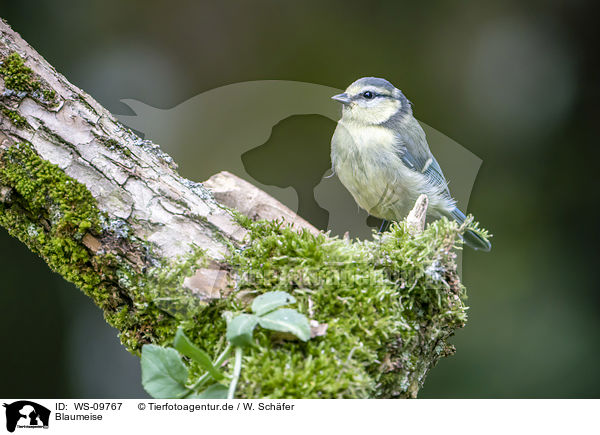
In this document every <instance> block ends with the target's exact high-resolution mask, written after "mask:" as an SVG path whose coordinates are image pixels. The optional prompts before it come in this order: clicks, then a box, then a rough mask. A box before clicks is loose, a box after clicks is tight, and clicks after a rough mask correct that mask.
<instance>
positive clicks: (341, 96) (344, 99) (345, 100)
mask: <svg viewBox="0 0 600 435" xmlns="http://www.w3.org/2000/svg"><path fill="white" fill-rule="evenodd" d="M331 99H332V100H335V101H339V102H340V103H342V104H343V105H344V106H347V105H348V104H350V103H351V102H352V100H351V99H350V98H348V94H346V93H345V92H344V93H343V94H337V95H334V96H333V97H331Z"/></svg>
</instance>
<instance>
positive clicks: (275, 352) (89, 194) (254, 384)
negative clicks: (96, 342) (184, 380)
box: [0, 22, 465, 397]
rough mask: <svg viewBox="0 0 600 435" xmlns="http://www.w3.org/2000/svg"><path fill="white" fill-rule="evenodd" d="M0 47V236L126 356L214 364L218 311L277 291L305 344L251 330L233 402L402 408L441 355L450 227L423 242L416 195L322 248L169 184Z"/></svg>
mask: <svg viewBox="0 0 600 435" xmlns="http://www.w3.org/2000/svg"><path fill="white" fill-rule="evenodd" d="M0 35H1V36H0V61H1V62H2V64H1V65H0V95H1V96H0V109H1V113H0V225H2V226H4V227H5V228H6V229H7V230H8V232H9V233H10V234H11V235H13V236H15V237H18V238H19V239H20V240H21V241H22V242H23V243H25V244H26V245H27V246H28V247H29V249H31V250H32V251H33V252H36V253H37V254H39V255H40V256H41V257H42V258H43V259H44V260H45V261H46V262H47V263H48V265H49V267H51V268H52V269H53V270H54V271H56V272H58V273H60V274H61V275H62V276H63V277H64V278H65V279H67V280H69V281H71V282H73V283H74V284H75V285H77V286H78V287H79V288H80V289H81V290H82V291H84V292H85V293H86V294H87V295H88V296H89V297H91V298H92V299H93V300H94V302H95V303H96V304H97V305H98V306H99V307H100V308H101V309H102V310H103V312H104V314H105V317H106V319H107V321H108V323H110V324H111V325H113V326H114V327H116V328H117V329H118V330H119V331H120V338H121V340H122V342H123V344H124V345H125V346H126V347H127V348H128V349H129V350H130V351H132V352H136V353H138V352H139V350H140V349H141V346H142V345H143V344H145V343H158V344H166V343H169V342H170V340H172V337H173V335H174V334H175V331H176V329H177V327H178V326H183V327H184V329H185V330H186V333H187V334H188V335H189V336H190V337H192V338H193V339H194V340H195V341H196V342H197V343H199V344H200V345H201V346H202V347H204V348H205V349H206V350H207V351H209V353H212V354H214V355H216V354H218V353H219V351H222V350H223V348H224V347H225V345H226V341H225V338H224V328H225V325H226V323H225V320H224V319H223V317H222V315H223V314H224V313H226V312H227V311H239V310H243V309H244V308H245V307H246V306H247V304H248V302H249V301H250V300H251V299H252V298H253V297H254V296H255V295H257V294H260V293H262V292H264V291H269V290H272V289H283V290H286V291H289V292H292V293H294V295H295V296H296V298H297V300H298V310H299V311H301V312H304V313H306V314H307V315H308V316H309V317H311V320H313V322H315V323H316V325H318V328H319V333H318V334H315V335H319V336H318V337H315V338H313V339H312V340H310V341H309V342H307V343H306V344H304V343H298V342H294V341H287V340H286V339H283V338H281V337H277V336H275V335H273V336H271V335H269V334H267V333H266V332H259V333H257V337H256V340H257V343H258V347H257V348H256V349H254V350H251V351H249V352H248V354H247V355H246V356H245V357H244V366H243V369H242V374H241V378H240V381H239V388H238V394H241V396H243V397H261V396H269V397H415V396H416V394H417V391H418V389H419V388H420V386H421V385H422V384H423V381H424V378H425V374H426V373H427V371H428V370H429V369H430V368H431V367H432V366H433V365H434V364H435V363H436V362H437V360H438V359H439V358H440V357H442V356H444V355H447V354H449V353H451V352H452V349H451V346H449V345H448V344H447V343H446V340H447V338H448V337H449V336H450V335H451V334H452V333H453V331H454V329H455V328H457V327H460V326H462V325H463V324H464V321H465V312H464V310H465V307H464V305H463V304H462V302H461V296H462V295H463V291H464V289H463V287H462V285H461V284H460V281H459V279H458V276H457V274H456V267H455V264H454V254H453V252H452V248H453V246H454V245H455V243H456V242H457V240H458V235H459V232H460V230H459V229H458V228H457V226H456V225H454V224H451V223H449V222H446V221H440V222H437V223H435V224H434V225H430V227H428V228H432V227H433V228H432V229H431V230H429V229H425V230H422V229H423V224H424V220H423V218H424V215H425V214H424V210H426V207H427V201H426V198H425V200H420V202H419V207H420V208H419V210H415V212H414V213H413V214H412V215H411V216H413V218H414V217H415V216H416V218H414V219H416V221H415V222H412V223H411V224H410V225H408V226H407V224H406V223H401V224H400V225H398V226H396V227H395V228H393V229H392V233H390V234H389V237H388V236H387V235H386V237H377V236H376V237H375V239H374V240H373V241H370V242H368V241H364V242H361V241H357V242H350V241H349V240H347V239H343V240H340V239H337V238H330V237H329V236H327V235H325V234H323V233H321V232H319V231H318V230H317V229H316V228H314V227H313V226H312V225H310V224H309V223H308V222H306V221H305V220H303V219H302V218H300V217H299V216H297V215H295V214H294V213H293V212H292V211H291V210H289V209H288V208H287V207H285V206H284V205H283V204H281V203H279V202H278V201H276V200H275V199H273V198H271V197H270V196H268V195H267V194H266V193H264V192H263V191H260V190H259V189H257V188H256V187H254V186H252V185H251V184H249V183H247V182H246V181H244V180H241V179H240V178H238V177H236V176H234V175H232V174H229V173H225V172H222V173H219V174H217V175H215V176H213V177H211V178H210V179H209V180H207V181H206V182H205V183H196V182H193V181H190V180H187V179H184V178H182V177H181V176H179V175H178V174H177V172H176V165H175V163H174V162H173V160H172V159H171V158H170V157H169V156H168V155H166V154H164V153H163V152H162V151H161V150H160V148H159V147H158V146H157V145H155V144H153V143H152V142H150V141H147V140H141V139H140V138H138V137H137V136H136V135H135V134H133V133H132V132H131V131H130V130H129V129H127V128H125V127H123V126H122V125H121V124H119V122H118V121H117V120H116V119H115V118H114V117H113V116H112V115H111V114H110V113H109V112H108V111H107V110H106V109H104V108H103V107H102V106H100V104H98V103H97V102H96V101H95V100H94V99H93V98H92V97H90V96H89V95H88V94H86V93H85V92H84V91H82V90H81V89H79V88H77V87H76V86H74V85H73V84H71V83H69V82H68V81H67V80H66V79H65V78H64V77H63V76H62V75H60V74H59V73H58V72H57V71H56V70H55V69H54V68H53V67H52V66H51V65H49V64H48V63H47V62H46V61H45V60H44V59H43V58H42V57H41V56H40V55H39V54H38V53H37V52H36V51H35V50H34V49H33V48H32V47H30V46H29V45H28V44H27V43H26V42H25V41H24V40H23V39H22V38H21V37H20V36H19V35H18V34H17V33H15V32H14V31H12V30H11V29H10V27H9V26H8V25H7V24H6V23H5V22H1V23H0ZM232 210H233V211H232ZM235 210H237V211H235ZM260 219H266V220H267V221H260ZM276 219H279V220H282V221H285V222H287V223H288V224H293V225H294V229H293V230H291V229H289V228H287V227H286V226H285V225H281V224H280V223H273V222H272V221H274V220H276ZM411 219H412V218H411ZM414 219H413V220H414ZM254 221H256V222H254ZM415 228H416V229H417V231H415ZM225 364H226V368H227V370H229V371H231V370H233V367H232V366H233V364H232V362H231V361H229V362H227V361H226V363H225Z"/></svg>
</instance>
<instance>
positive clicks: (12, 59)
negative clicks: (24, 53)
mask: <svg viewBox="0 0 600 435" xmlns="http://www.w3.org/2000/svg"><path fill="white" fill-rule="evenodd" d="M0 74H1V75H2V76H3V77H4V84H5V86H6V88H7V89H12V90H13V91H16V92H33V91H36V90H39V89H40V83H39V82H38V81H37V80H35V78H34V74H33V71H32V70H31V68H29V67H27V66H25V62H24V61H23V58H22V57H21V56H19V54H18V53H16V52H13V53H11V54H9V55H8V56H7V57H6V58H5V59H4V60H3V61H2V66H1V67H0Z"/></svg>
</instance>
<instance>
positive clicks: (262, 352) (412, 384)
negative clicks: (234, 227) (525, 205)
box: [229, 219, 466, 398]
mask: <svg viewBox="0 0 600 435" xmlns="http://www.w3.org/2000/svg"><path fill="white" fill-rule="evenodd" d="M238 220H239V219H238ZM239 221H240V222H242V223H244V224H245V225H247V226H248V228H249V229H250V237H251V240H250V243H249V244H248V246H247V248H246V249H243V250H238V251H235V252H234V253H233V254H232V257H231V259H230V261H231V263H232V265H233V266H234V267H235V269H236V270H237V271H238V273H239V274H240V275H241V281H240V283H239V286H240V288H242V289H245V290H250V291H252V292H255V293H256V294H260V293H263V292H266V291H270V290H283V291H287V292H290V293H292V294H294V296H295V297H296V299H297V300H298V309H299V311H301V312H303V313H304V314H306V315H307V316H308V317H310V318H312V319H314V320H317V321H318V322H319V323H326V324H327V325H328V329H327V333H326V334H325V336H323V337H315V338H313V339H311V340H309V341H308V342H306V343H300V342H281V341H278V340H277V338H276V336H273V335H272V334H270V333H269V332H267V331H264V330H259V331H257V333H256V338H257V342H258V344H259V346H258V348H256V349H251V350H249V351H248V352H247V354H246V356H245V358H244V365H243V369H242V376H241V379H240V384H239V387H238V394H239V396H240V397H273V398H275V397H304V398H309V397H315V398H316V397H321V398H327V397H346V398H360V397H413V396H415V395H416V392H417V391H418V389H419V387H420V386H421V385H422V383H423V381H424V376H425V374H426V372H427V370H428V369H429V368H430V367H431V366H432V365H434V364H435V363H436V362H437V360H438V359H439V358H440V357H442V356H445V355H447V354H449V353H451V347H450V346H449V345H447V344H446V341H445V340H446V339H447V338H448V337H449V336H450V335H451V334H452V332H453V331H454V329H455V328H457V327H461V326H462V325H463V324H464V322H465V320H466V313H465V306H464V305H463V303H462V300H461V298H462V297H463V296H464V288H463V287H462V286H461V285H460V282H459V280H458V278H457V275H456V265H455V263H454V258H455V254H454V253H453V252H452V247H453V246H454V245H455V244H456V243H457V240H458V235H459V233H460V230H459V228H458V227H457V225H456V224H455V223H452V222H449V221H447V220H440V221H437V222H434V223H433V224H431V225H429V227H428V228H427V229H426V230H425V231H424V232H423V233H422V234H421V235H419V236H417V237H412V236H411V235H410V234H409V232H408V230H407V228H406V226H405V224H400V225H395V226H394V227H393V228H392V230H391V232H390V233H387V234H386V235H385V236H383V237H379V236H376V237H375V239H374V240H373V241H362V242H361V241H357V242H354V243H350V242H347V241H344V240H340V239H337V238H333V239H331V238H328V237H326V236H325V235H318V236H315V235H312V234H310V233H308V232H302V233H300V234H298V233H296V232H295V231H293V230H291V229H289V228H286V227H283V226H281V225H280V224H277V223H266V222H260V223H251V222H249V221H248V220H245V219H242V220H239ZM229 309H233V310H241V309H243V307H242V306H241V305H240V304H239V303H238V302H237V301H236V299H235V298H234V297H233V298H230V300H229Z"/></svg>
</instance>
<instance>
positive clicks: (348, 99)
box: [331, 77, 491, 251]
mask: <svg viewBox="0 0 600 435" xmlns="http://www.w3.org/2000/svg"><path fill="white" fill-rule="evenodd" d="M332 98H333V99H334V100H336V101H339V102H340V103H342V105H343V109H342V118H341V119H340V120H339V122H338V124H337V127H336V129H335V132H334V134H333V137H332V139H331V162H332V169H333V172H334V173H336V174H337V176H338V177H339V179H340V181H341V182H342V184H343V185H344V186H345V187H346V189H348V190H349V191H350V193H351V194H352V196H353V197H354V199H355V200H356V202H357V203H358V205H359V206H360V207H362V208H363V209H365V210H366V211H367V212H368V213H369V214H371V215H372V216H375V217H378V218H382V219H384V222H385V221H388V222H389V221H399V220H401V219H403V218H404V217H405V216H406V215H407V214H408V213H409V212H410V210H411V208H412V206H413V205H414V203H415V201H416V200H417V198H418V197H419V195H420V194H423V193H424V194H425V195H427V197H428V199H429V208H428V211H427V214H428V216H431V217H433V218H436V219H437V218H440V217H442V216H446V217H448V218H450V219H454V220H456V221H457V222H458V223H459V224H461V223H463V222H464V221H465V215H464V214H463V213H462V212H461V211H460V210H459V209H458V208H457V207H456V201H455V200H454V199H453V198H452V196H451V195H450V191H449V190H448V183H447V182H446V179H445V178H444V174H443V173H442V169H441V168H440V165H439V164H438V162H437V161H436V160H435V157H433V154H431V151H430V150H429V145H428V144H427V140H426V138H425V132H424V131H423V128H422V127H421V125H420V124H419V122H418V121H417V120H416V119H415V117H414V116H413V112H412V107H411V103H410V101H408V99H407V98H406V97H405V96H404V94H403V93H402V92H401V91H400V90H399V89H397V88H396V87H394V86H393V85H392V84H391V83H390V82H388V81H387V80H384V79H381V78H376V77H364V78H362V79H359V80H357V81H355V82H354V83H352V84H351V85H350V86H348V89H346V91H345V92H344V93H343V94H339V95H335V96H334V97H332ZM463 238H464V241H465V243H466V244H467V245H469V246H471V247H473V248H474V249H481V250H484V251H489V250H490V248H491V244H490V243H489V242H488V241H486V240H484V239H483V238H481V237H480V236H479V235H478V234H476V233H474V232H472V231H467V232H465V234H464V236H463Z"/></svg>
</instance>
